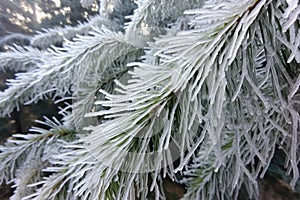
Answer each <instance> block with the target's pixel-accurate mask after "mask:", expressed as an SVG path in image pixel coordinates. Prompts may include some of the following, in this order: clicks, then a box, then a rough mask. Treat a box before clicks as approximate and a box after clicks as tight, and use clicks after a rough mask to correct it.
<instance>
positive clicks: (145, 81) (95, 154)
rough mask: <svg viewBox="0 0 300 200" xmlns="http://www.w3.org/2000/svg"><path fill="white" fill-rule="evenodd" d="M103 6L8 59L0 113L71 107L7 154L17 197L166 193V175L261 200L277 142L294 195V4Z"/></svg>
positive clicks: (217, 1)
mask: <svg viewBox="0 0 300 200" xmlns="http://www.w3.org/2000/svg"><path fill="white" fill-rule="evenodd" d="M81 2H82V3H83V4H84V5H85V6H88V5H90V4H91V3H92V2H93V1H92V0H82V1H81ZM100 9H101V11H100V14H99V15H98V16H96V17H94V18H91V19H90V20H89V21H88V22H87V23H83V24H81V25H79V26H78V27H73V28H72V27H66V28H63V29H51V30H49V31H47V32H45V33H40V34H38V35H37V36H35V37H34V38H32V40H31V44H35V45H33V46H30V47H29V46H28V47H14V48H13V52H7V53H2V54H0V68H1V69H12V70H15V71H19V73H18V74H17V75H16V78H15V79H14V80H9V81H8V85H9V87H8V88H7V89H6V90H5V91H4V92H1V93H0V114H1V115H2V116H6V115H9V114H10V113H11V112H12V110H13V109H14V108H18V107H19V105H20V104H30V103H35V102H37V101H39V100H41V99H45V98H52V99H55V100H57V101H60V102H61V101H66V106H65V107H63V108H61V111H60V114H61V115H62V116H63V119H62V121H58V120H56V119H55V118H54V119H52V120H50V119H45V121H44V122H40V123H41V124H43V125H47V126H49V129H44V128H37V127H34V128H32V129H31V130H30V133H29V134H26V135H21V134H15V135H13V138H10V139H9V140H7V142H6V144H5V145H3V146H1V148H0V149H1V153H0V160H1V163H0V173H1V176H0V180H1V182H3V181H5V182H10V181H12V182H13V183H14V187H15V188H16V190H15V193H14V196H13V197H12V199H22V198H23V199H36V200H43V199H101V200H102V199H147V198H148V197H149V193H150V192H151V191H154V193H155V198H156V199H164V198H165V194H164V192H163V190H162V188H161V182H162V180H163V178H165V177H169V178H170V179H172V180H173V181H176V182H180V183H183V184H185V185H186V188H187V191H186V193H185V195H184V197H183V198H184V199H237V198H238V195H239V191H240V189H241V188H242V187H243V188H245V190H246V191H247V193H248V195H249V197H251V198H254V199H258V197H259V192H258V184H257V181H258V179H260V178H262V177H264V175H265V173H266V171H267V170H268V167H269V166H270V163H271V160H272V158H273V157H274V154H275V150H276V149H278V148H280V149H282V150H283V151H284V152H285V163H286V165H285V168H286V172H287V173H288V174H291V180H290V185H291V186H292V187H293V188H295V187H296V185H297V182H298V180H299V168H298V165H299V154H300V152H299V145H300V142H299V137H300V134H299V133H300V130H299V129H300V127H299V126H300V117H299V111H300V106H299V97H300V92H299V86H300V70H299V63H300V52H299V44H300V33H299V30H300V29H299V25H300V24H299V13H300V5H299V3H298V1H296V0H268V1H267V0H239V1H237V0H206V1H204V0H137V1H131V0H124V1H121V0H101V1H100ZM133 10H134V12H133V14H132V16H130V17H126V18H124V16H125V15H128V14H130V13H132V11H133ZM128 19H129V21H127V22H126V20H128ZM124 22H126V23H125V24H124ZM58 36H60V37H58ZM57 41H59V42H61V44H62V47H54V46H51V44H55V43H56V42H57ZM70 99H71V100H72V103H67V102H70V101H67V100H70ZM175 161H176V162H175Z"/></svg>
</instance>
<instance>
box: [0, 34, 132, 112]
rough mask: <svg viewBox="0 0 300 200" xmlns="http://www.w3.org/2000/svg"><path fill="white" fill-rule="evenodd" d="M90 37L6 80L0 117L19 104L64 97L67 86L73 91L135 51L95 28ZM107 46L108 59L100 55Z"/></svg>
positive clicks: (115, 36)
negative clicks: (29, 69)
mask: <svg viewBox="0 0 300 200" xmlns="http://www.w3.org/2000/svg"><path fill="white" fill-rule="evenodd" d="M90 34H91V35H90V36H80V37H78V39H76V41H74V42H71V43H70V44H68V45H66V46H65V48H64V49H58V48H56V49H55V51H49V53H51V56H49V55H48V57H47V63H45V64H44V65H41V66H39V67H38V68H37V69H34V70H31V71H29V72H25V73H19V74H17V75H16V76H17V79H16V80H10V81H9V85H10V87H9V88H8V89H7V90H5V91H4V92H2V93H0V97H1V98H0V99H1V100H0V107H1V108H2V109H1V115H2V116H4V115H7V114H9V113H10V112H11V111H12V110H13V109H14V108H15V107H17V108H18V105H19V104H20V103H21V104H23V103H31V102H36V101H37V100H39V99H43V98H44V97H46V96H47V95H51V96H52V97H54V98H55V97H64V96H65V95H67V94H69V93H70V87H71V86H72V87H73V88H72V90H73V91H75V92H76V91H78V89H79V88H80V87H81V86H80V85H81V84H82V83H84V82H86V81H88V80H94V79H92V76H94V75H97V74H99V73H102V72H103V71H104V70H105V69H106V67H109V63H112V62H113V60H114V58H117V57H119V55H122V54H124V53H125V54H126V52H130V51H131V50H134V49H136V48H135V47H134V46H132V45H131V44H129V43H127V42H126V41H125V40H124V39H123V36H122V34H119V33H113V32H111V31H109V30H106V29H103V30H100V29H96V28H95V29H94V32H91V33H90ZM107 47H110V48H112V51H111V52H110V53H113V54H111V56H110V57H107V56H105V55H107V54H105V53H104V52H106V51H107V50H106V48H107ZM106 53H107V52H106ZM29 54H31V53H29ZM46 56H47V55H46ZM45 59H46V58H45ZM86 66H89V67H88V68H86ZM75 95H76V94H75Z"/></svg>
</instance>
